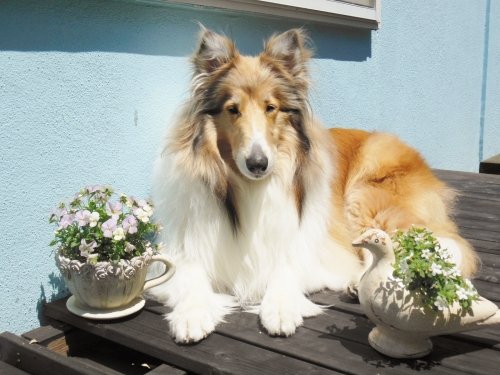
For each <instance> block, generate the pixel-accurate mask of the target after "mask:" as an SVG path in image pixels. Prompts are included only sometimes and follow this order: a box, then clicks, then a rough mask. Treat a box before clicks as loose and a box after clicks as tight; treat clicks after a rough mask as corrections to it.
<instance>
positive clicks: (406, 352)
mask: <svg viewBox="0 0 500 375" xmlns="http://www.w3.org/2000/svg"><path fill="white" fill-rule="evenodd" d="M368 342H369V343H370V346H371V347H372V348H373V349H375V350H376V351H377V352H380V353H382V354H385V355H387V356H389V357H392V358H422V357H425V356H426V355H427V354H429V353H430V352H431V350H432V341H431V340H430V339H429V338H428V337H425V336H424V337H423V336H417V335H412V334H411V333H409V332H403V331H396V330H392V329H385V328H382V327H375V328H373V329H372V330H371V332H370V334H369V335H368Z"/></svg>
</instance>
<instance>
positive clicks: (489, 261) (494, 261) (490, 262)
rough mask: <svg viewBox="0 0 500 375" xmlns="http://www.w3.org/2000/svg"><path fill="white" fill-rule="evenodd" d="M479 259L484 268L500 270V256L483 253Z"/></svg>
mask: <svg viewBox="0 0 500 375" xmlns="http://www.w3.org/2000/svg"><path fill="white" fill-rule="evenodd" d="M479 258H480V259H481V263H482V265H483V266H486V267H491V268H495V269H498V268H500V256H499V255H497V254H492V253H487V252H481V253H479Z"/></svg>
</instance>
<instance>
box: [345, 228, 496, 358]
mask: <svg viewBox="0 0 500 375" xmlns="http://www.w3.org/2000/svg"><path fill="white" fill-rule="evenodd" d="M353 246H355V247H363V248H365V249H367V250H369V251H370V252H371V253H372V255H373V262H372V265H371V266H370V268H369V269H368V270H367V271H366V272H365V273H364V275H363V276H362V278H361V280H360V283H359V287H358V294H359V301H360V304H361V306H362V309H363V311H364V312H365V314H366V315H367V316H368V318H369V319H370V320H371V321H372V322H373V323H374V324H375V325H376V327H375V328H373V329H372V331H371V332H370V334H369V336H368V341H369V343H370V345H371V346H372V348H374V349H375V350H377V351H378V352H380V353H382V354H385V355H387V356H389V357H392V358H420V357H424V356H426V355H427V354H429V353H430V352H431V350H432V342H431V340H430V337H432V336H437V335H444V334H452V333H458V332H464V331H469V330H474V329H480V328H484V327H485V326H489V325H494V324H500V311H499V310H498V307H497V306H496V305H495V304H494V303H492V302H491V301H489V300H487V299H485V298H483V297H480V296H478V295H477V297H475V298H474V300H472V301H471V304H470V308H469V309H464V308H463V307H462V306H461V305H460V304H459V303H458V302H454V303H453V304H451V305H449V306H446V307H444V308H442V310H438V309H435V308H432V306H428V305H426V304H424V303H423V301H422V298H421V295H420V294H419V293H416V292H415V291H410V290H409V289H408V287H407V286H405V285H404V284H403V283H401V280H398V281H399V282H395V279H394V276H393V273H394V264H395V262H396V258H395V254H394V248H393V243H392V240H391V237H390V236H389V235H388V234H387V233H385V232H384V231H382V230H378V229H369V230H367V231H366V232H364V233H363V234H362V235H361V236H360V237H359V238H358V239H356V240H355V241H354V242H353Z"/></svg>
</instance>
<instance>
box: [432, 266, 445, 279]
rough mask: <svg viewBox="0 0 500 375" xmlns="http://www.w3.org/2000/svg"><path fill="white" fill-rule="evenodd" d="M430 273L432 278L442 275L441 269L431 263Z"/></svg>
mask: <svg viewBox="0 0 500 375" xmlns="http://www.w3.org/2000/svg"><path fill="white" fill-rule="evenodd" d="M431 272H432V276H436V275H441V274H442V273H443V268H442V267H441V266H440V265H439V264H437V263H432V265H431Z"/></svg>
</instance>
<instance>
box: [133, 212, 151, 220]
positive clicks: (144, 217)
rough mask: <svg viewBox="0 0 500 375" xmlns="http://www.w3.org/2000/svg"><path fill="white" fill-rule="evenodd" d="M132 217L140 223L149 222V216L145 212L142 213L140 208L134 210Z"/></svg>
mask: <svg viewBox="0 0 500 375" xmlns="http://www.w3.org/2000/svg"><path fill="white" fill-rule="evenodd" d="M134 215H135V216H137V218H138V219H139V220H140V221H142V222H143V223H147V222H149V216H150V214H149V213H148V212H146V211H144V210H143V209H142V208H136V209H135V210H134Z"/></svg>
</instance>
